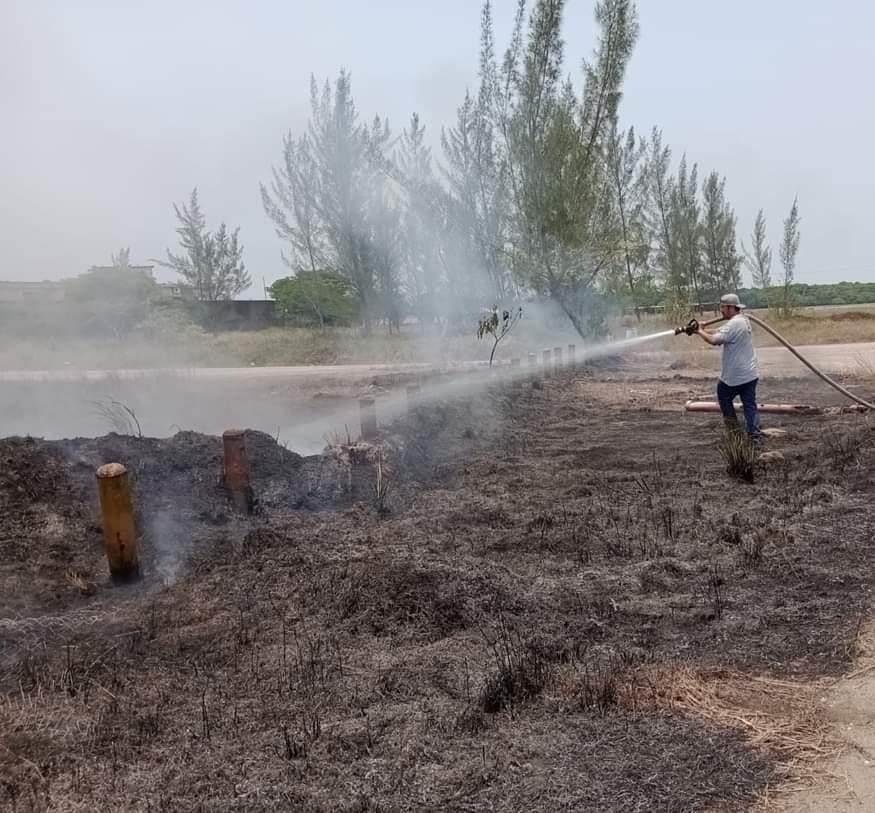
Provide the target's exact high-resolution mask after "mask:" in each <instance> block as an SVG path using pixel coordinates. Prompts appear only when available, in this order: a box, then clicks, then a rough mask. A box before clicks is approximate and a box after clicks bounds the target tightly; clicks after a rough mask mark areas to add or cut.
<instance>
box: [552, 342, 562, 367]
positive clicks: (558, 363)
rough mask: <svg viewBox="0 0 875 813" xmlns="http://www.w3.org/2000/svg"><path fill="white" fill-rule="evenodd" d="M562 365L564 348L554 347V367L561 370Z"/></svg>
mask: <svg viewBox="0 0 875 813" xmlns="http://www.w3.org/2000/svg"><path fill="white" fill-rule="evenodd" d="M561 367H562V348H561V347H554V348H553V369H554V370H559V369H561Z"/></svg>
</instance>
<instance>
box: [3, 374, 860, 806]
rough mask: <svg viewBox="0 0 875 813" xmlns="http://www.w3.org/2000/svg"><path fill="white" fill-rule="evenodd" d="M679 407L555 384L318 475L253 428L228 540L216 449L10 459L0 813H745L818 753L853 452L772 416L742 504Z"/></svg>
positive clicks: (582, 377) (854, 469)
mask: <svg viewBox="0 0 875 813" xmlns="http://www.w3.org/2000/svg"><path fill="white" fill-rule="evenodd" d="M770 389H771V392H770V391H769V390H770ZM701 390H702V383H701V382H700V381H692V380H687V379H684V378H680V377H678V378H675V379H674V380H669V381H665V380H661V381H657V380H648V379H646V378H642V377H641V376H640V375H639V376H632V375H630V374H628V373H624V372H623V371H619V372H617V371H614V372H611V371H605V370H602V371H594V370H589V371H586V372H580V371H574V372H568V373H565V374H563V375H561V376H559V377H556V378H551V379H549V380H547V381H546V382H544V383H543V384H541V383H540V382H537V383H535V384H533V383H532V382H530V381H525V382H518V383H514V384H507V385H504V386H500V385H498V386H494V387H493V388H492V389H491V390H489V391H488V392H486V393H484V394H482V395H481V396H477V397H472V398H469V399H466V400H461V399H460V400H454V401H449V402H436V403H428V404H427V405H425V406H422V407H420V408H419V409H418V411H417V413H416V414H415V415H413V416H411V417H408V418H407V419H405V420H403V421H400V422H398V423H396V424H394V425H393V426H392V427H390V428H389V429H387V430H386V432H385V433H384V435H383V438H382V442H381V443H380V444H377V445H372V444H361V443H359V444H356V443H347V444H340V445H338V446H336V447H334V448H333V449H331V450H328V451H326V453H325V454H324V455H320V456H315V457H307V458H303V457H300V456H298V455H296V454H294V453H293V452H291V451H288V450H286V449H284V448H282V447H281V446H279V445H277V444H276V443H275V442H274V441H273V439H272V438H270V437H268V436H265V435H262V434H260V433H255V432H250V433H248V434H247V447H248V451H249V457H250V461H251V467H252V484H253V487H254V490H255V494H256V497H257V499H258V505H257V508H256V512H255V514H254V515H253V516H252V517H248V518H241V517H238V516H235V515H234V514H233V512H232V511H231V510H230V509H229V506H228V504H227V502H226V497H225V494H224V491H223V489H222V486H221V481H220V474H221V439H219V438H212V437H207V436H203V435H196V434H194V433H180V434H178V435H176V436H175V437H173V438H170V439H166V440H154V439H148V438H142V439H141V438H132V437H122V436H119V435H109V436H106V437H103V438H97V439H77V440H69V441H56V442H43V441H39V440H33V439H19V438H13V439H6V440H2V441H0V589H2V593H0V595H2V600H0V809H10V810H16V811H36V810H40V811H41V810H58V811H61V810H64V811H66V810H71V811H73V810H86V809H87V810H95V809H96V810H137V811H162V810H167V811H171V810H172V811H176V810H214V811H261V810H264V811H268V810H312V811H323V810H324V811H334V810H348V811H378V810H381V811H383V810H386V811H388V810H391V811H396V810H397V811H401V810H436V811H437V810H491V811H505V810H506V811H511V810H513V811H520V810H531V811H541V810H598V811H610V810H616V811H635V810H640V811H663V810H664V811H693V810H714V809H720V810H746V809H750V808H751V807H752V806H753V805H754V804H756V803H758V802H759V801H761V800H762V798H763V794H764V793H765V791H766V789H767V788H771V787H773V786H775V785H778V784H780V783H781V782H782V781H786V780H791V779H793V778H794V777H795V773H798V771H799V766H800V765H808V762H807V760H814V759H816V757H817V756H818V754H821V755H822V754H823V753H825V752H826V747H827V746H826V745H825V744H824V740H823V737H822V735H821V734H820V733H819V732H820V728H819V721H818V717H817V713H816V709H814V708H813V703H812V704H809V703H808V702H807V701H808V699H809V698H808V696H807V694H806V687H807V686H810V685H816V682H817V681H818V680H819V679H820V678H823V677H824V676H830V675H837V674H840V673H841V672H842V671H843V669H844V668H845V667H846V666H847V665H848V664H849V663H850V662H851V660H852V659H853V658H854V656H855V654H856V637H857V632H858V630H859V626H860V624H861V621H862V619H863V618H866V617H868V616H869V614H870V611H871V600H872V589H873V585H875V572H873V570H872V568H871V567H870V566H869V563H870V562H871V558H872V555H873V552H875V540H873V534H872V531H873V526H875V508H873V507H872V506H871V498H870V495H871V493H872V486H873V474H872V463H873V460H875V432H873V431H872V429H871V428H870V426H869V424H868V423H867V422H866V421H865V420H864V419H862V418H860V417H859V416H842V415H829V416H820V417H809V418H805V419H799V418H780V417H778V416H770V417H769V418H768V421H767V424H768V425H769V426H772V427H782V428H784V429H786V431H787V434H786V436H784V437H782V438H780V439H774V440H772V441H770V444H769V445H770V447H771V449H774V450H779V451H780V452H781V455H782V459H778V460H772V461H770V462H768V463H760V464H758V465H757V469H756V476H755V480H754V482H753V483H752V484H751V483H746V482H742V481H739V480H735V479H733V478H731V477H729V476H728V474H727V472H726V466H725V463H724V461H723V460H722V458H721V455H720V451H719V449H718V446H719V443H720V438H721V435H720V421H719V418H716V419H715V417H713V416H691V415H684V414H683V413H682V412H681V411H680V410H679V406H680V405H681V404H682V403H683V401H684V400H686V399H687V398H689V397H692V396H698V395H701V394H702V393H701ZM813 391H815V392H818V393H820V396H819V397H820V398H821V402H822V403H823V404H826V403H828V402H830V396H829V394H828V393H824V392H822V390H820V389H819V385H818V387H815V386H814V385H812V382H811V381H810V380H800V381H795V382H788V381H783V382H774V383H772V384H771V386H770V387H766V388H764V391H763V393H762V399H763V400H769V399H770V398H771V399H772V400H780V401H788V400H793V399H794V398H797V399H801V400H805V401H808V402H810V400H811V398H812V392H813ZM672 405H673V406H672ZM109 461H116V462H121V463H124V464H125V465H126V466H127V467H128V468H129V470H130V472H131V476H132V480H133V485H134V495H135V501H136V505H137V510H138V522H139V526H140V529H141V534H142V540H141V545H142V557H143V564H144V572H145V577H144V580H143V581H142V582H141V583H140V584H137V585H134V586H131V587H125V588H121V587H113V586H111V585H110V583H109V580H108V578H107V574H106V565H105V559H104V557H103V551H102V537H101V532H100V526H99V517H98V506H97V499H96V489H95V481H94V471H95V469H96V468H97V466H99V465H100V464H102V463H105V462H109ZM4 806H5V807H4Z"/></svg>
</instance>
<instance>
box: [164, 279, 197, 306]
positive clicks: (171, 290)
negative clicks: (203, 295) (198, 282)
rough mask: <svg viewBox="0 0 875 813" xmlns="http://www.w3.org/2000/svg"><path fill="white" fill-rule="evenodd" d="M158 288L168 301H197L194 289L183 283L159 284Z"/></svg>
mask: <svg viewBox="0 0 875 813" xmlns="http://www.w3.org/2000/svg"><path fill="white" fill-rule="evenodd" d="M158 288H159V289H160V290H161V295H162V296H163V297H164V298H166V299H182V300H183V301H185V302H193V301H194V300H195V299H197V296H196V295H195V291H194V288H193V287H192V286H191V285H185V284H184V283H181V282H159V283H158Z"/></svg>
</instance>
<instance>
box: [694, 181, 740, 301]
mask: <svg viewBox="0 0 875 813" xmlns="http://www.w3.org/2000/svg"><path fill="white" fill-rule="evenodd" d="M725 190H726V179H725V178H721V177H720V176H719V175H718V174H717V173H716V172H712V173H711V174H710V175H708V177H707V178H706V179H705V183H704V185H703V187H702V201H703V217H702V242H703V248H704V256H705V268H704V269H703V275H702V277H703V279H702V295H703V296H704V298H705V299H706V300H711V301H716V300H717V299H719V297H720V296H721V294H724V293H726V292H727V291H736V290H738V288H739V286H740V285H741V257H740V256H739V254H738V250H737V248H736V242H737V241H736V236H735V224H736V218H735V212H734V211H733V209H732V207H731V206H730V205H729V203H728V202H727V200H726V194H725Z"/></svg>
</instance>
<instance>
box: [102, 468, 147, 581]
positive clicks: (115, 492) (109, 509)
mask: <svg viewBox="0 0 875 813" xmlns="http://www.w3.org/2000/svg"><path fill="white" fill-rule="evenodd" d="M97 486H98V489H99V491H100V511H101V514H102V516H103V542H104V547H105V549H106V558H107V561H108V562H109V573H110V577H111V578H112V580H113V581H114V582H115V583H117V584H128V583H130V582H134V581H137V580H138V579H139V578H140V560H139V555H138V550H137V529H136V524H135V522H134V503H133V500H132V499H131V483H130V479H129V477H128V470H127V469H126V468H125V467H124V466H123V465H122V464H121V463H107V464H106V465H105V466H101V467H100V468H99V469H98V470H97Z"/></svg>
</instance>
